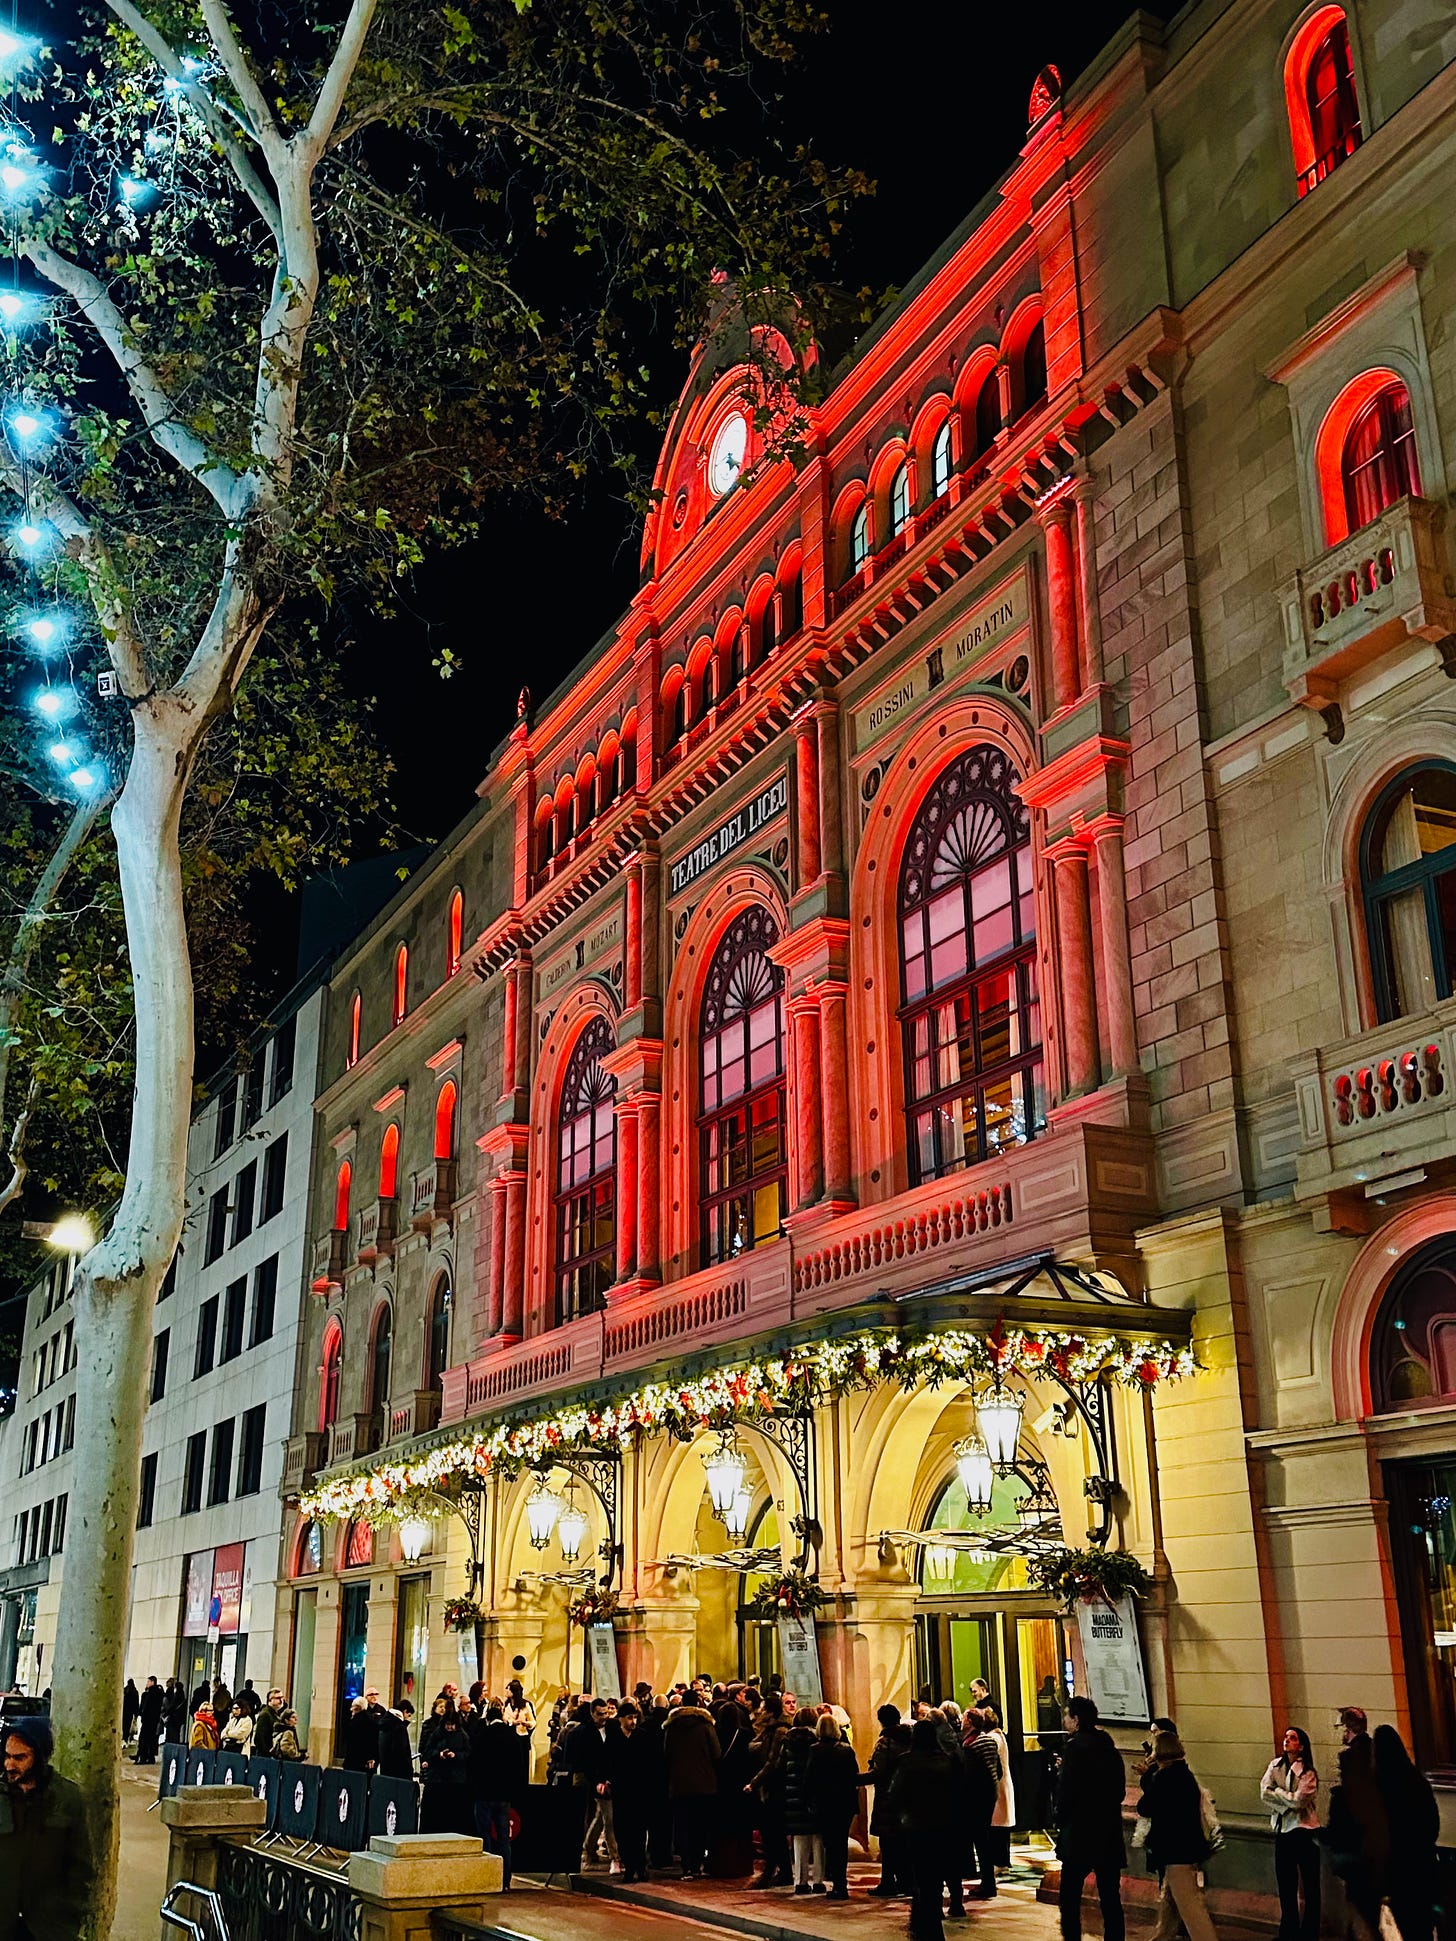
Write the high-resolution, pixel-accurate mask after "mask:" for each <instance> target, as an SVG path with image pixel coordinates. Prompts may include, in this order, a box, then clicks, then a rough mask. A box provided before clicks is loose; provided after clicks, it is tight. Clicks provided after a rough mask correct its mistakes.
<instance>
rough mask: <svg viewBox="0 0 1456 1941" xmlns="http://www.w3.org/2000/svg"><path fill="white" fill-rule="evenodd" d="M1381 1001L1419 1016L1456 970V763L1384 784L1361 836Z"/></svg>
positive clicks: (1399, 1014) (1388, 1014)
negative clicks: (1455, 766)
mask: <svg viewBox="0 0 1456 1941" xmlns="http://www.w3.org/2000/svg"><path fill="white" fill-rule="evenodd" d="M1360 848H1361V853H1360V873H1361V878H1362V887H1363V889H1364V893H1365V915H1366V932H1367V935H1368V937H1369V942H1370V958H1371V970H1372V972H1373V974H1374V980H1375V1002H1376V1008H1377V1010H1378V1011H1379V1014H1380V1017H1381V1020H1382V1022H1383V1021H1385V1020H1388V1019H1391V1018H1408V1017H1418V1016H1420V1015H1421V1014H1422V1013H1423V1012H1426V1011H1429V1010H1430V1008H1431V1006H1432V1005H1433V1004H1436V1003H1437V1002H1439V1000H1440V999H1442V998H1446V997H1450V995H1451V991H1452V978H1453V976H1456V768H1453V767H1452V766H1451V765H1449V764H1448V763H1445V762H1429V763H1426V764H1425V765H1423V766H1422V767H1419V768H1414V769H1407V770H1406V771H1405V772H1404V773H1403V774H1401V775H1398V776H1396V778H1395V779H1394V780H1393V781H1392V782H1390V783H1389V784H1388V785H1387V787H1386V788H1385V789H1384V790H1382V792H1381V794H1380V796H1379V798H1378V800H1377V801H1376V803H1375V806H1374V808H1373V809H1372V811H1371V813H1370V816H1369V818H1368V820H1367V822H1366V825H1365V829H1364V833H1363V835H1362V838H1361V846H1360Z"/></svg>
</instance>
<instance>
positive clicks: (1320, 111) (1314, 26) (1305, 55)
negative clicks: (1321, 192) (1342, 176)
mask: <svg viewBox="0 0 1456 1941" xmlns="http://www.w3.org/2000/svg"><path fill="white" fill-rule="evenodd" d="M1284 96H1285V101H1286V103H1287V104H1288V108H1289V134H1290V140H1291V142H1292V143H1293V147H1294V169H1295V176H1296V179H1297V182H1298V187H1299V193H1300V194H1301V195H1308V194H1309V192H1310V190H1311V189H1312V188H1314V187H1315V185H1316V184H1317V183H1320V182H1323V181H1324V179H1325V177H1326V176H1327V175H1328V174H1329V173H1330V172H1331V170H1332V169H1337V168H1338V167H1339V166H1340V164H1341V162H1343V161H1345V160H1346V159H1347V157H1349V156H1351V155H1353V154H1354V153H1355V150H1356V149H1357V148H1358V147H1359V146H1360V99H1359V95H1358V93H1357V91H1356V87H1355V63H1354V60H1353V58H1352V56H1351V53H1350V30H1349V27H1348V25H1347V24H1346V20H1345V15H1344V12H1343V11H1342V9H1341V8H1339V7H1334V6H1331V7H1321V8H1319V9H1318V11H1317V12H1315V13H1313V14H1311V15H1310V17H1309V19H1308V20H1307V21H1306V22H1305V23H1304V25H1303V27H1302V28H1301V29H1300V30H1299V32H1298V34H1296V36H1295V38H1294V44H1293V46H1292V47H1291V48H1290V50H1289V57H1288V59H1287V61H1286V62H1285V66H1284Z"/></svg>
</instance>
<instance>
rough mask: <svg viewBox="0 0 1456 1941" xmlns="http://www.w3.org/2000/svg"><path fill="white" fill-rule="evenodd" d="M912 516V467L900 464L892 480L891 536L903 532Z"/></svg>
mask: <svg viewBox="0 0 1456 1941" xmlns="http://www.w3.org/2000/svg"><path fill="white" fill-rule="evenodd" d="M909 518H910V467H909V466H908V465H899V466H897V467H896V468H895V476H894V477H893V478H892V479H891V480H890V537H891V538H892V539H893V538H894V537H895V535H896V533H898V532H903V531H904V530H905V527H906V525H907V523H908V522H909Z"/></svg>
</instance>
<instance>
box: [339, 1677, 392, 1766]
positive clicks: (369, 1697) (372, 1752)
mask: <svg viewBox="0 0 1456 1941" xmlns="http://www.w3.org/2000/svg"><path fill="white" fill-rule="evenodd" d="M383 1717H384V1712H383V1708H382V1707H381V1705H380V1703H379V1688H378V1686H377V1685H371V1686H370V1687H369V1689H368V1690H367V1691H366V1692H365V1694H364V1703H363V1705H362V1706H361V1707H360V1709H359V1710H358V1711H357V1712H350V1714H349V1718H348V1723H347V1724H346V1725H345V1727H344V1761H343V1763H344V1765H345V1766H346V1767H347V1768H348V1770H349V1771H350V1772H351V1773H372V1772H373V1771H374V1770H375V1768H376V1767H377V1766H378V1764H379V1721H380V1720H381V1719H382V1718H383Z"/></svg>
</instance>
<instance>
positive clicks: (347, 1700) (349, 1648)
mask: <svg viewBox="0 0 1456 1941" xmlns="http://www.w3.org/2000/svg"><path fill="white" fill-rule="evenodd" d="M368 1632H369V1586H368V1585H367V1584H345V1586H344V1591H343V1595H342V1597H341V1598H340V1599H339V1703H338V1713H337V1720H336V1723H335V1726H334V1744H335V1746H342V1745H343V1743H344V1726H345V1724H346V1723H347V1721H348V1717H349V1707H350V1705H352V1704H353V1702H354V1700H355V1699H356V1698H358V1697H360V1696H361V1695H362V1693H363V1690H364V1650H365V1644H366V1641H367V1638H368Z"/></svg>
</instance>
